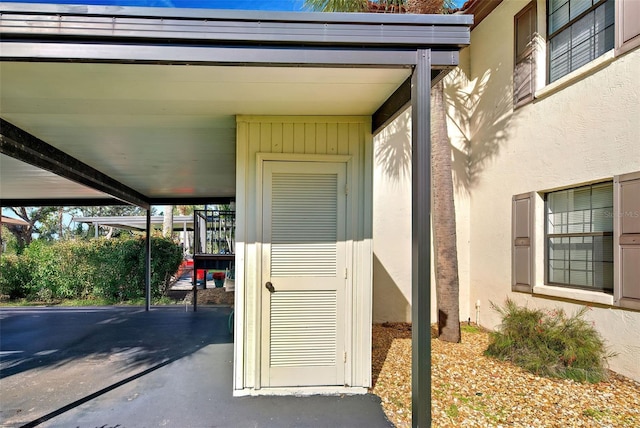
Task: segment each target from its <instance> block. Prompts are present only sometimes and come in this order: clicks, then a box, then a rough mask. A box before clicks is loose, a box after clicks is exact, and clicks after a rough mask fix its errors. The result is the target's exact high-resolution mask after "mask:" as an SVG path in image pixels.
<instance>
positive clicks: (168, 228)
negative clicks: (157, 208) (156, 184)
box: [162, 205, 173, 238]
mask: <svg viewBox="0 0 640 428" xmlns="http://www.w3.org/2000/svg"><path fill="white" fill-rule="evenodd" d="M172 234H173V205H165V206H164V216H163V218H162V236H164V237H165V238H171V235H172Z"/></svg>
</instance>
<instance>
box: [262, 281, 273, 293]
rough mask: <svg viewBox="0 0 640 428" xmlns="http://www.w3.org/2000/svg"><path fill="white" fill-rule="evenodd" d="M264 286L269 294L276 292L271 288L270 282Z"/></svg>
mask: <svg viewBox="0 0 640 428" xmlns="http://www.w3.org/2000/svg"><path fill="white" fill-rule="evenodd" d="M264 286H265V288H266V289H267V290H269V293H275V292H276V289H275V288H274V287H273V284H272V283H271V281H267V283H266V284H265V285H264Z"/></svg>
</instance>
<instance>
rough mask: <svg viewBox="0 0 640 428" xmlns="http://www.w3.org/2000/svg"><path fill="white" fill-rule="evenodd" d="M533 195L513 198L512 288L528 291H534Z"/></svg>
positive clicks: (527, 194) (528, 194)
mask: <svg viewBox="0 0 640 428" xmlns="http://www.w3.org/2000/svg"><path fill="white" fill-rule="evenodd" d="M533 196H534V193H524V194H521V195H516V196H514V197H513V199H512V214H511V222H512V248H511V263H512V266H511V277H512V279H511V290H513V291H523V292H526V293H531V292H532V291H533Z"/></svg>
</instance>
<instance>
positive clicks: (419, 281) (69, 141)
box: [0, 3, 473, 426]
mask: <svg viewBox="0 0 640 428" xmlns="http://www.w3.org/2000/svg"><path fill="white" fill-rule="evenodd" d="M472 20H473V19H472V17H471V16H469V15H446V16H445V15H393V14H330V13H324V14H318V13H278V12H237V11H234V12H231V11H218V10H216V11H213V10H201V9H199V10H188V9H182V10H181V9H157V8H129V7H109V6H86V5H43V4H20V3H0V116H1V118H2V121H1V122H0V127H1V129H0V205H31V204H41V202H42V201H45V200H48V201H51V200H57V201H64V202H65V203H69V202H71V201H73V202H74V205H76V204H78V203H77V202H79V201H82V200H89V199H91V201H92V202H98V201H103V202H104V203H108V202H109V201H113V200H114V198H115V200H118V201H124V202H127V203H132V204H135V205H139V206H142V207H145V208H148V207H149V206H150V205H151V204H165V203H173V202H176V203H177V202H180V203H188V201H203V200H210V199H211V198H219V199H229V198H232V197H233V196H234V195H235V124H234V117H235V115H237V114H243V115H251V114H261V115H264V114H277V115H371V116H372V118H373V128H374V129H373V130H372V131H374V132H375V131H377V130H378V129H379V128H380V127H383V126H384V125H385V124H386V123H387V122H388V121H389V120H390V119H392V118H393V117H394V116H395V115H396V114H397V113H398V112H399V111H401V110H402V109H403V108H404V107H405V106H407V105H408V104H409V103H410V104H411V105H412V147H413V148H412V150H413V153H412V171H413V174H412V192H413V214H412V216H413V222H412V228H413V254H412V260H413V262H412V265H413V274H412V284H413V285H412V320H413V332H412V334H413V375H412V376H413V415H414V426H428V425H429V424H430V404H429V402H430V398H429V397H430V365H429V361H430V342H429V340H428V338H429V337H430V318H429V317H430V315H429V314H430V310H429V308H430V296H429V290H430V287H429V284H430V274H431V272H430V264H429V263H420V262H419V261H420V260H429V259H430V258H431V254H430V244H431V242H430V230H429V228H430V222H429V219H430V197H431V194H430V187H431V184H430V148H429V147H430V135H429V134H430V118H429V115H430V107H429V101H430V100H429V96H430V85H431V82H432V81H434V80H436V79H438V78H439V77H440V76H442V73H441V71H442V70H447V69H450V68H452V67H454V66H455V65H457V62H458V51H459V49H460V48H461V47H463V46H466V45H468V44H469V42H470V26H471V24H472ZM149 223H150V217H149V215H148V216H147V229H149V228H150V225H149ZM147 257H149V256H148V255H147ZM147 269H148V270H149V266H147Z"/></svg>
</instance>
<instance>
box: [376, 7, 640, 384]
mask: <svg viewBox="0 0 640 428" xmlns="http://www.w3.org/2000/svg"><path fill="white" fill-rule="evenodd" d="M528 3H529V1H528V0H510V1H505V2H502V3H501V4H500V6H498V7H497V8H496V10H495V11H494V12H493V13H492V14H491V15H490V16H488V17H487V18H486V19H485V20H484V21H483V22H482V23H480V24H479V25H478V26H477V27H476V28H475V29H474V30H473V31H472V33H471V46H470V47H469V48H465V49H464V50H463V51H462V52H461V56H460V66H459V67H458V68H457V69H456V70H454V71H453V72H451V73H450V75H449V76H448V78H447V79H446V81H445V83H446V85H445V94H446V100H447V103H448V106H449V109H448V114H449V122H448V131H449V135H450V140H451V144H452V148H453V152H452V155H453V161H454V164H453V169H454V183H455V186H456V221H457V229H458V253H459V254H458V259H459V268H460V317H461V319H463V320H465V319H467V318H471V319H472V320H475V319H476V302H478V303H479V304H480V306H479V313H478V314H477V315H478V319H479V321H480V324H481V325H483V326H485V327H488V328H495V327H496V326H497V325H498V324H499V322H500V319H499V317H498V315H497V314H496V313H495V312H493V311H492V310H491V309H490V302H494V303H498V304H500V303H503V302H504V300H505V299H506V298H511V299H513V300H515V301H516V302H518V303H519V304H523V305H528V306H529V307H532V308H549V309H553V308H562V309H564V310H565V311H567V312H568V313H573V312H575V311H577V310H578V309H579V308H581V307H582V306H583V305H584V304H591V305H592V310H590V311H588V313H587V315H586V317H587V318H588V319H589V320H590V321H592V322H593V323H594V325H595V326H596V328H598V330H599V331H600V332H601V334H602V336H603V337H604V339H605V341H606V343H607V344H608V346H609V347H610V350H611V351H613V352H615V353H617V354H618V355H617V356H616V357H615V358H613V359H612V360H611V361H610V365H611V368H612V369H613V370H615V371H617V372H619V373H621V374H623V375H626V376H629V377H631V378H634V379H636V380H640V333H639V332H640V312H638V311H631V310H622V309H619V308H617V307H615V306H611V305H599V304H593V302H598V301H602V300H603V299H602V298H600V297H599V296H594V295H593V293H592V295H589V292H586V293H582V297H581V298H582V299H586V300H577V299H575V298H574V299H567V298H557V297H551V296H544V295H540V294H525V293H514V292H512V291H511V198H512V196H513V195H515V194H520V193H525V192H531V191H536V192H540V194H542V193H544V192H546V191H550V190H554V189H557V188H561V187H567V186H574V185H579V184H583V183H588V182H593V181H598V180H603V179H612V178H613V176H614V175H618V174H623V173H628V172H633V171H640V103H639V102H638V100H639V99H640V79H638V76H640V50H638V49H636V50H635V51H631V52H629V53H627V54H626V55H623V56H621V57H618V58H614V57H613V52H610V53H607V54H605V55H603V56H602V57H601V58H599V59H596V60H595V61H593V62H592V63H590V64H588V65H587V66H585V67H584V68H583V69H580V70H577V71H576V72H574V73H572V74H571V75H569V76H566V78H563V79H560V80H559V81H557V82H555V83H554V84H553V85H548V86H546V85H545V73H546V71H545V70H546V65H545V61H546V52H545V49H546V41H545V40H544V37H543V36H539V37H538V38H537V40H536V42H537V43H536V45H537V49H538V53H537V59H538V63H537V75H536V85H537V89H538V91H537V92H536V100H535V101H534V102H533V103H531V104H528V105H526V106H524V107H522V108H519V109H517V110H515V111H514V109H513V102H512V96H513V95H512V94H513V92H512V77H513V56H514V53H513V49H514V48H513V46H514V42H513V31H514V28H513V25H514V16H515V15H516V14H517V13H518V12H519V11H520V10H521V9H522V8H523V7H525V6H526V5H527V4H528ZM545 3H546V2H545V0H538V4H537V10H538V31H539V33H540V34H541V35H544V34H546V27H545V25H546V24H545V16H544V11H545ZM410 132H411V131H410V116H409V112H406V113H405V114H403V115H401V116H400V117H399V118H398V119H396V121H395V122H393V123H392V124H391V125H390V126H389V127H388V128H387V129H386V130H385V131H384V132H382V133H380V134H379V135H378V136H376V138H375V139H374V190H375V191H374V229H373V237H374V244H373V246H374V304H373V307H374V313H373V319H374V322H382V321H409V320H410V319H411V222H410V221H407V219H410V218H411V165H410V164H411V160H410V159H411V155H410V148H411V137H410V135H411V134H410ZM540 202H541V198H540V197H539V200H538V201H537V204H538V210H537V215H538V217H539V218H538V219H537V220H541V219H542V209H541V204H540ZM536 232H537V237H536V243H537V244H538V245H537V249H536V253H535V265H534V274H535V278H536V285H538V286H544V251H543V245H542V243H543V239H542V238H543V235H542V234H543V225H542V222H541V221H538V224H537V225H536ZM638 280H639V281H640V278H638ZM577 295H578V293H576V296H577ZM432 296H433V298H432V320H434V321H435V317H434V312H433V309H434V306H435V294H434V291H433V288H432ZM604 300H606V298H605V299H604ZM590 301H591V302H590Z"/></svg>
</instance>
